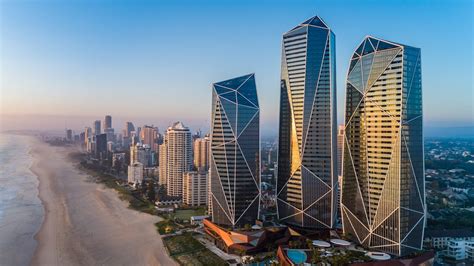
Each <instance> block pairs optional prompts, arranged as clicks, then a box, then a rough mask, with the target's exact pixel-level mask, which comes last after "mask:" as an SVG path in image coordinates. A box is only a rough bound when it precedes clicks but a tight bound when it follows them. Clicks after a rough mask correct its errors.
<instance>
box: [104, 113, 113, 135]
mask: <svg viewBox="0 0 474 266" xmlns="http://www.w3.org/2000/svg"><path fill="white" fill-rule="evenodd" d="M108 128H112V116H110V115H106V116H105V119H104V131H106V129H108Z"/></svg>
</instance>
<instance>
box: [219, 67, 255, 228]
mask: <svg viewBox="0 0 474 266" xmlns="http://www.w3.org/2000/svg"><path fill="white" fill-rule="evenodd" d="M210 145H211V152H210V156H211V158H210V182H211V193H210V197H211V202H212V203H211V205H212V221H213V222H214V223H217V224H221V225H227V226H232V227H240V226H242V225H245V224H250V225H252V224H254V223H255V220H256V219H257V218H258V212H259V202H260V109H259V104H258V99H257V89H256V85H255V76H254V74H250V75H246V76H242V77H238V78H234V79H230V80H226V81H222V82H218V83H215V84H213V90H212V125H211V143H210Z"/></svg>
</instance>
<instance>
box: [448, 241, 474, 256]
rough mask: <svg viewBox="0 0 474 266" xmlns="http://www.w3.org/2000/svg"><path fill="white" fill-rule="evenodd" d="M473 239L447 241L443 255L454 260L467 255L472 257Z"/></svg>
mask: <svg viewBox="0 0 474 266" xmlns="http://www.w3.org/2000/svg"><path fill="white" fill-rule="evenodd" d="M473 254H474V241H465V240H451V241H449V243H448V248H447V249H446V250H445V256H446V257H450V258H453V259H455V260H464V259H467V258H468V256H471V258H473V257H472V256H473Z"/></svg>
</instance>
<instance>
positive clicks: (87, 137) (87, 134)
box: [84, 127, 93, 147]
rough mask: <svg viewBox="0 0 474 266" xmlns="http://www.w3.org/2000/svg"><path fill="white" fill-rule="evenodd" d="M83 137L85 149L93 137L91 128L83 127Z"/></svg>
mask: <svg viewBox="0 0 474 266" xmlns="http://www.w3.org/2000/svg"><path fill="white" fill-rule="evenodd" d="M84 136H85V140H84V141H85V143H84V144H85V145H86V147H87V144H88V143H89V142H90V141H92V137H93V134H92V128H90V127H85V129H84Z"/></svg>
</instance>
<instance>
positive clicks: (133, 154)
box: [130, 143, 154, 167]
mask: <svg viewBox="0 0 474 266" xmlns="http://www.w3.org/2000/svg"><path fill="white" fill-rule="evenodd" d="M136 162H139V163H141V164H143V166H144V167H152V166H154V161H153V151H152V150H151V148H150V146H149V145H146V144H141V143H135V144H134V145H132V146H130V164H134V163H136Z"/></svg>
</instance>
